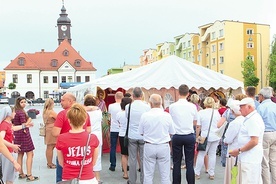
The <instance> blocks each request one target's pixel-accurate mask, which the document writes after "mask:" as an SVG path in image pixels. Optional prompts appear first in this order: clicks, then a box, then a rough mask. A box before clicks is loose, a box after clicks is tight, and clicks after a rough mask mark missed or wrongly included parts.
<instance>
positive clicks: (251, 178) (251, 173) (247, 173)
mask: <svg viewBox="0 0 276 184" xmlns="http://www.w3.org/2000/svg"><path fill="white" fill-rule="evenodd" d="M261 171H262V168H261V163H259V164H251V163H244V162H241V181H242V183H246V184H262V183H263V180H262V176H261Z"/></svg>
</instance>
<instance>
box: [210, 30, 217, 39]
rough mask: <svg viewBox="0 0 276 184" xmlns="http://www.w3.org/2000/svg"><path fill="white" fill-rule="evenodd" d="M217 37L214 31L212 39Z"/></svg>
mask: <svg viewBox="0 0 276 184" xmlns="http://www.w3.org/2000/svg"><path fill="white" fill-rule="evenodd" d="M215 38H216V32H212V37H211V39H212V40H213V39H215Z"/></svg>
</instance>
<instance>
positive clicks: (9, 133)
mask: <svg viewBox="0 0 276 184" xmlns="http://www.w3.org/2000/svg"><path fill="white" fill-rule="evenodd" d="M1 131H6V135H5V137H4V139H5V140H6V141H8V142H10V143H13V130H12V124H11V123H9V122H6V121H2V123H1V124H0V132H1ZM7 148H8V149H9V151H10V152H11V153H12V152H13V149H12V148H11V147H7Z"/></svg>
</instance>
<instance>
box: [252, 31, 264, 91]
mask: <svg viewBox="0 0 276 184" xmlns="http://www.w3.org/2000/svg"><path fill="white" fill-rule="evenodd" d="M252 34H256V35H260V57H261V59H260V62H261V63H260V68H261V72H260V74H261V88H263V53H262V50H263V48H262V34H261V33H251V34H250V37H249V41H253V39H252V37H251V36H252Z"/></svg>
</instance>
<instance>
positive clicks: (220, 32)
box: [219, 29, 224, 37]
mask: <svg viewBox="0 0 276 184" xmlns="http://www.w3.org/2000/svg"><path fill="white" fill-rule="evenodd" d="M223 36H224V30H223V29H220V30H219V37H223Z"/></svg>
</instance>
